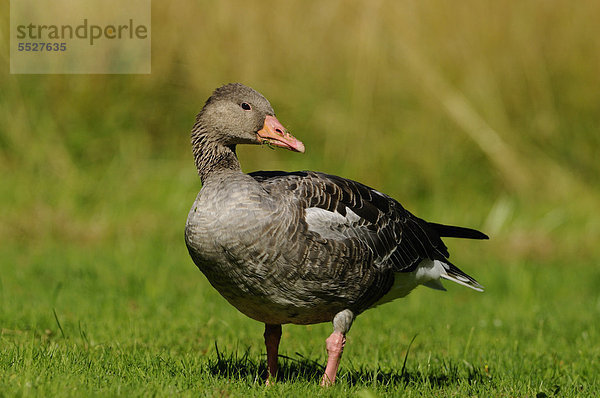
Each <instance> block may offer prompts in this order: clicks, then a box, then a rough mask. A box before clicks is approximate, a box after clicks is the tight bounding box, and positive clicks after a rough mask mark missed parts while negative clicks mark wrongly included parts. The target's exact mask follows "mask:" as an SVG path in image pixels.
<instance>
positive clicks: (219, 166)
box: [192, 130, 242, 184]
mask: <svg viewBox="0 0 600 398" xmlns="http://www.w3.org/2000/svg"><path fill="white" fill-rule="evenodd" d="M192 152H193V154H194V161H195V163H196V168H197V169H198V174H199V175H200V179H201V180H202V184H205V183H206V182H207V181H208V180H209V179H210V178H211V177H213V176H217V175H221V174H227V173H230V172H234V173H235V172H239V173H241V172H242V169H241V167H240V162H239V161H238V158H237V155H236V153H235V145H231V146H227V145H223V144H221V143H219V142H217V141H215V140H214V139H211V137H210V136H209V135H208V134H206V132H205V131H203V130H198V131H193V132H192Z"/></svg>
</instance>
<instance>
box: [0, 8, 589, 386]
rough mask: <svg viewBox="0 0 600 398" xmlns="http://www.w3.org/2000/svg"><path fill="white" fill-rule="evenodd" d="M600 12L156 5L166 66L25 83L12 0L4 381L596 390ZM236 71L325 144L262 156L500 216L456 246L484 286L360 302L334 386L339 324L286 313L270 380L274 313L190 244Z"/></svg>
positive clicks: (249, 151)
mask: <svg viewBox="0 0 600 398" xmlns="http://www.w3.org/2000/svg"><path fill="white" fill-rule="evenodd" d="M599 4H600V3H597V2H586V3H585V4H579V5H578V6H577V7H573V6H572V4H571V2H568V1H556V2H551V3H544V2H539V1H534V0H531V1H524V2H520V3H518V4H516V3H515V4H511V3H509V2H506V3H502V2H501V3H499V2H495V1H491V0H490V1H467V2H461V3H456V2H443V1H435V0H432V1H422V2H421V1H420V2H391V1H389V2H388V1H382V2H368V3H365V2H361V1H344V2H333V1H331V2H322V1H286V2H278V1H272V2H262V3H261V4H260V5H257V4H254V3H251V2H250V3H249V2H245V3H244V2H239V1H220V2H181V1H171V2H156V1H155V2H154V4H153V12H152V15H153V25H152V40H153V43H152V44H153V48H152V51H153V62H152V74H151V75H149V76H109V75H94V76H86V75H77V76H73V75H32V76H22V75H9V74H8V47H7V44H8V34H9V32H8V14H9V13H8V3H7V2H5V3H2V4H1V5H0V10H1V11H2V12H1V13H0V23H1V26H0V27H1V29H0V39H1V40H0V61H1V62H0V87H1V89H0V396H88V395H102V396H113V395H121V396H149V395H158V396H164V395H178V396H179V395H182V396H186V395H187V396H198V395H209V396H248V395H268V396H306V395H309V394H311V395H315V396H346V395H356V396H362V397H371V396H384V395H387V394H389V395H396V396H397V395H403V396H467V395H470V396H481V397H487V396H507V397H509V396H511V397H512V396H519V397H521V396H530V397H533V396H539V397H543V396H557V397H558V396H560V397H563V396H567V397H568V396H595V395H597V391H599V390H600V380H599V376H598V375H600V363H599V359H598V358H600V330H599V327H598V319H599V318H600V293H599V290H598V286H600V269H599V268H598V263H599V261H600V254H599V252H598V249H597V245H598V241H599V240H600V216H599V214H600V207H599V206H598V203H600V190H599V189H598V187H599V186H600V185H599V183H600V162H598V160H597V154H598V151H599V150H600V135H599V134H598V131H597V130H598V126H599V125H600V90H598V87H599V86H600V74H598V65H600V41H598V40H593V39H592V38H594V37H598V36H600V29H599V28H598V24H597V17H596V16H597V15H599V13H600V9H599ZM182 27H185V28H182ZM230 81H241V82H244V83H247V84H249V85H251V86H253V87H255V88H257V89H258V90H260V91H261V92H263V93H264V94H265V95H266V96H267V97H268V98H269V99H270V100H271V102H272V104H273V106H274V108H275V110H276V112H277V116H278V118H279V120H280V121H281V122H282V123H283V124H284V125H286V126H287V127H289V128H290V130H291V131H292V132H293V133H294V135H295V136H297V137H298V138H299V139H301V140H302V141H303V142H304V143H305V144H306V147H307V153H306V154H305V155H298V154H293V153H289V152H286V151H283V150H277V151H270V150H268V149H266V148H259V147H253V148H249V147H246V148H239V155H240V158H241V160H242V165H243V168H244V169H245V170H248V171H252V170H259V169H265V170H269V169H283V170H299V169H312V170H321V171H325V172H329V173H333V174H338V175H342V176H345V177H349V178H353V179H356V180H359V181H361V182H364V183H366V184H368V185H371V186H373V187H375V188H377V189H379V190H381V191H384V192H386V193H389V194H390V195H392V196H394V197H395V198H397V199H399V200H400V201H401V202H402V203H403V204H404V205H405V206H406V207H407V208H408V209H410V210H412V211H414V212H415V213H416V214H417V215H419V216H421V217H423V218H426V219H429V220H432V221H438V222H445V223H454V224H459V225H466V226H472V227H476V228H481V229H483V230H484V231H485V232H487V233H489V234H490V235H491V237H492V239H491V240H490V241H489V242H472V241H471V242H465V241H459V240H448V244H449V246H450V249H451V252H452V258H453V260H454V262H455V263H456V264H457V265H459V266H460V267H461V268H462V269H464V270H465V271H466V272H468V273H469V274H471V275H473V276H474V277H476V278H477V279H478V280H479V281H480V282H481V283H482V284H483V285H484V286H485V287H486V291H485V293H482V294H479V293H476V292H473V291H471V290H468V289H465V288H462V287H460V286H452V285H450V284H449V283H447V284H446V285H447V286H448V292H446V293H442V292H437V291H432V290H429V289H426V288H420V289H418V290H417V291H415V292H414V293H413V294H411V295H410V296H409V297H407V298H406V299H403V300H400V301H397V302H395V303H391V304H387V305H385V306H382V307H380V308H377V309H375V310H372V311H368V312H366V313H364V314H362V315H361V316H359V318H358V319H357V321H356V322H355V324H354V325H353V327H352V330H351V331H350V333H349V336H348V343H347V346H346V350H345V353H344V357H343V359H342V365H341V369H340V375H339V383H338V384H337V385H336V386H335V387H333V388H330V389H321V388H320V387H318V381H319V377H320V374H321V371H322V369H321V367H322V366H323V365H324V363H325V342H324V341H325V338H326V337H327V336H328V335H329V334H330V332H331V326H330V325H327V324H322V325H312V326H284V330H283V339H282V345H281V354H282V355H284V356H285V358H283V357H282V358H281V359H280V365H281V367H282V372H281V380H280V382H279V383H277V384H276V385H275V386H273V387H271V388H266V387H265V386H264V385H263V384H264V383H263V378H264V376H265V350H264V346H263V342H262V333H263V327H262V325H260V324H258V323H257V322H255V321H252V320H250V319H247V318H246V317H244V316H243V315H241V314H240V313H238V312H237V311H236V310H235V309H233V308H232V307H230V306H229V305H228V304H227V303H226V302H225V300H224V299H222V298H221V297H220V296H219V295H218V293H216V292H215V291H214V290H213V289H212V288H211V287H210V286H209V285H208V283H207V282H206V280H205V279H204V277H203V276H202V274H201V273H200V272H199V271H198V270H197V269H196V268H195V266H194V265H193V263H192V261H191V260H190V259H189V256H188V254H187V251H186V249H185V244H184V242H183V227H184V224H185V219H186V217H187V212H188V210H189V207H190V206H191V204H192V202H193V199H194V197H195V195H196V193H197V192H198V190H199V189H200V181H199V179H198V177H197V175H196V173H195V170H194V167H193V161H192V157H191V153H190V148H189V130H190V128H191V125H192V122H193V118H194V115H195V113H197V112H198V110H199V109H200V108H201V106H202V104H203V102H204V100H205V99H206V97H207V96H208V95H209V94H210V91H211V90H212V89H214V88H215V87H217V86H218V85H220V84H223V83H226V82H230ZM415 336H416V338H415V340H414V343H413V344H412V346H411V347H410V350H408V347H409V344H410V342H411V340H412V339H413V337H415ZM217 347H218V351H217ZM407 351H408V353H407ZM405 358H407V360H406V367H405V369H404V372H403V371H402V369H403V364H404V359H405Z"/></svg>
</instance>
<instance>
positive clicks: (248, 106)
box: [240, 102, 252, 111]
mask: <svg viewBox="0 0 600 398" xmlns="http://www.w3.org/2000/svg"><path fill="white" fill-rule="evenodd" d="M240 106H241V107H242V109H243V110H245V111H249V110H251V109H252V107H251V106H250V104H249V103H247V102H242V103H241V104H240Z"/></svg>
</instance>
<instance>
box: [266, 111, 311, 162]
mask: <svg viewBox="0 0 600 398" xmlns="http://www.w3.org/2000/svg"><path fill="white" fill-rule="evenodd" d="M256 134H257V135H258V141H259V142H260V143H261V144H269V145H273V146H278V147H281V148H286V149H289V150H290V151H294V152H300V153H304V144H303V143H302V142H301V141H299V140H297V139H296V138H295V137H294V136H292V135H291V134H290V133H288V131H287V130H286V129H285V127H283V125H282V124H281V123H279V120H277V118H276V117H275V116H270V115H267V117H265V124H264V125H263V128H262V129H260V130H258V132H257V133H256Z"/></svg>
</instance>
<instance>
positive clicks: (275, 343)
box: [264, 323, 281, 385]
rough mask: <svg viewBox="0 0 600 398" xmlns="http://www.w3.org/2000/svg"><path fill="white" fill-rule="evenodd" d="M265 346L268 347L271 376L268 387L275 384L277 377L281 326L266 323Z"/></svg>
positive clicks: (268, 366) (268, 364)
mask: <svg viewBox="0 0 600 398" xmlns="http://www.w3.org/2000/svg"><path fill="white" fill-rule="evenodd" d="M264 336H265V346H266V347H267V369H268V370H269V376H268V378H267V385H270V384H272V383H274V382H275V380H276V377H277V355H278V354H277V351H278V349H279V341H280V340H281V325H269V324H266V323H265V335H264Z"/></svg>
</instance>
